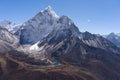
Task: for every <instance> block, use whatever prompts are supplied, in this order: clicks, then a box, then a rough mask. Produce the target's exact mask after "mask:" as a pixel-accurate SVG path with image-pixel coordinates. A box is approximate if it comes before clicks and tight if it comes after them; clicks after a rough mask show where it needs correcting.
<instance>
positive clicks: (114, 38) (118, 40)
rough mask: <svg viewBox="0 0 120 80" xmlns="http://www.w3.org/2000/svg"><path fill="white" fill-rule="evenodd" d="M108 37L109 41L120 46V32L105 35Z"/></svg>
mask: <svg viewBox="0 0 120 80" xmlns="http://www.w3.org/2000/svg"><path fill="white" fill-rule="evenodd" d="M105 38H106V39H108V40H109V41H111V42H112V43H114V44H115V45H116V46H117V47H119V48H120V34H119V33H118V34H115V33H110V34H109V35H107V36H106V37H105Z"/></svg>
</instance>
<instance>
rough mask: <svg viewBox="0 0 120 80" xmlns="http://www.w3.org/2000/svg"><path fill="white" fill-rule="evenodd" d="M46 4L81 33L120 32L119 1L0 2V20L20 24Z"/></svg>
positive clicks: (5, 0)
mask: <svg viewBox="0 0 120 80" xmlns="http://www.w3.org/2000/svg"><path fill="white" fill-rule="evenodd" d="M48 5H50V6H52V7H53V9H54V10H55V12H56V13H57V14H58V15H59V16H62V15H67V16H69V17H70V18H71V19H72V20H73V21H74V23H75V24H76V25H77V26H78V27H79V30H80V31H89V32H91V33H96V34H98V33H99V34H108V33H110V32H115V33H118V32H120V0H0V20H10V21H12V22H15V23H22V22H25V21H27V20H28V19H30V18H32V17H33V16H34V15H36V14H37V13H38V12H40V11H41V10H43V9H44V8H46V7H47V6H48Z"/></svg>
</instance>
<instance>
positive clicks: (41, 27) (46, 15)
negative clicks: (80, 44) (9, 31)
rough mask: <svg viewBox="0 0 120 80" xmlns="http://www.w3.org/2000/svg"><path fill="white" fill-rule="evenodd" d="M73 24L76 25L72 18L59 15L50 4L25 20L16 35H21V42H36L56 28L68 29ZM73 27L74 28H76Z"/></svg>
mask: <svg viewBox="0 0 120 80" xmlns="http://www.w3.org/2000/svg"><path fill="white" fill-rule="evenodd" d="M70 26H71V27H70ZM72 26H75V25H74V23H73V22H72V21H71V19H69V18H68V17H67V16H61V17H59V16H58V15H57V14H56V13H55V12H54V10H53V9H52V8H51V7H50V6H49V7H47V8H45V10H42V11H41V12H39V13H38V14H37V15H36V16H34V17H33V18H32V19H30V20H28V21H27V22H25V23H24V24H23V25H22V26H21V28H20V29H19V30H18V31H17V32H16V35H18V36H19V37H20V43H21V44H34V43H36V42H38V41H39V40H41V39H43V37H45V36H47V35H48V34H49V33H50V32H51V31H53V30H55V29H60V28H61V29H63V28H66V29H68V28H72ZM72 29H73V30H74V28H72ZM76 30H77V31H76V32H79V30H78V29H76ZM74 32H75V31H74ZM76 32H75V33H76Z"/></svg>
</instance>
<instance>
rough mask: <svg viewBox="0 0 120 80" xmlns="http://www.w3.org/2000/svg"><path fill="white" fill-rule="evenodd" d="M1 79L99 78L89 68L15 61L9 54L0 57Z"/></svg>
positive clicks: (86, 79) (88, 79)
mask: <svg viewBox="0 0 120 80" xmlns="http://www.w3.org/2000/svg"><path fill="white" fill-rule="evenodd" d="M1 69H2V70H1ZM0 72H3V73H0V74H2V75H3V76H2V77H3V79H2V80H27V79H29V80H100V78H98V77H97V76H95V75H94V73H92V72H90V70H88V69H85V68H82V67H75V66H72V65H69V64H66V65H60V66H57V67H52V66H51V67H50V66H49V67H39V66H35V65H30V64H27V63H24V62H20V61H17V60H15V59H13V58H11V57H9V55H7V56H5V57H3V56H1V57H0Z"/></svg>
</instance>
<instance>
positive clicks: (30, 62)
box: [0, 6, 120, 80]
mask: <svg viewBox="0 0 120 80" xmlns="http://www.w3.org/2000/svg"><path fill="white" fill-rule="evenodd" d="M0 27H1V28H0V79H1V80H26V79H29V80H120V53H119V52H120V48H119V47H117V46H116V45H115V44H114V43H112V41H109V40H108V39H106V38H104V37H102V36H98V35H96V34H91V33H89V32H87V31H86V32H80V31H79V29H78V27H77V26H76V25H75V24H74V22H73V21H72V20H71V19H70V18H69V17H68V16H64V15H63V16H58V15H57V14H56V13H55V11H54V10H53V9H52V8H51V7H50V6H48V7H47V8H45V9H44V10H42V11H41V12H39V13H38V14H37V15H35V16H34V17H32V18H31V19H29V20H28V21H26V22H24V23H23V24H13V23H11V22H9V21H1V22H0ZM107 37H109V36H107ZM109 38H110V39H111V37H109Z"/></svg>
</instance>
